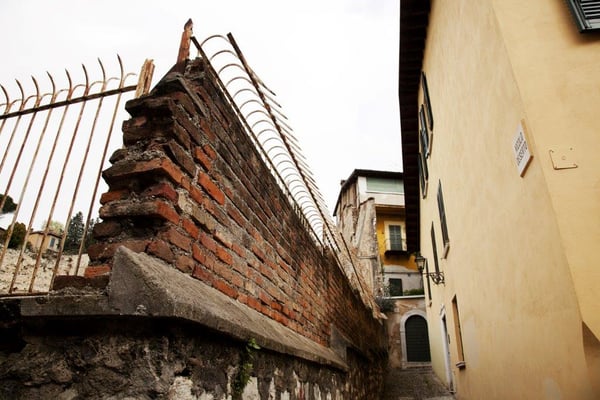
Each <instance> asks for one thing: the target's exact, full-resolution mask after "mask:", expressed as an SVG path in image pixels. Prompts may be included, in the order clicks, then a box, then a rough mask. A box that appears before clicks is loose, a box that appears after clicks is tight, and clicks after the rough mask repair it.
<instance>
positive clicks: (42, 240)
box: [27, 231, 61, 253]
mask: <svg viewBox="0 0 600 400" xmlns="http://www.w3.org/2000/svg"><path fill="white" fill-rule="evenodd" d="M60 240H61V236H60V235H57V234H55V233H52V232H48V233H47V234H46V235H45V236H44V232H43V231H33V232H31V233H30V234H29V236H28V237H27V241H28V242H29V243H30V244H31V246H32V247H33V248H34V249H35V250H36V251H42V252H45V251H47V250H50V251H53V252H56V253H57V252H58V251H59V250H60Z"/></svg>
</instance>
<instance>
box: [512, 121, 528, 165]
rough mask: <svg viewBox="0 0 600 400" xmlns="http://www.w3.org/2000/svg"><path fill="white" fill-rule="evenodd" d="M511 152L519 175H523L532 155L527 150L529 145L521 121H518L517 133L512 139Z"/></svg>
mask: <svg viewBox="0 0 600 400" xmlns="http://www.w3.org/2000/svg"><path fill="white" fill-rule="evenodd" d="M513 152H514V153H515V161H516V163H517V169H518V170H519V176H523V174H524V173H525V169H526V168H527V165H528V164H529V161H531V158H532V157H531V153H530V152H529V146H528V145H527V139H525V132H524V130H523V124H522V123H521V122H520V123H519V127H518V129H517V134H516V135H515V138H514V139H513Z"/></svg>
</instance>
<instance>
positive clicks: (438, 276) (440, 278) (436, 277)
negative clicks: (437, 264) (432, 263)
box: [415, 253, 445, 285]
mask: <svg viewBox="0 0 600 400" xmlns="http://www.w3.org/2000/svg"><path fill="white" fill-rule="evenodd" d="M415 263H416V264H417V268H418V269H419V272H420V273H421V274H423V270H426V271H427V259H426V258H425V257H423V256H422V255H421V253H417V254H416V255H415ZM424 275H425V276H428V277H429V278H431V280H432V281H433V283H434V284H436V285H439V284H440V283H441V284H445V280H444V273H443V272H442V271H435V272H425V274H424Z"/></svg>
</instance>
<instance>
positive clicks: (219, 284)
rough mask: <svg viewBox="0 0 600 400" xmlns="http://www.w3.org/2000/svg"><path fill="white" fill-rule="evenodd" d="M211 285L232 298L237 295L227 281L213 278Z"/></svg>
mask: <svg viewBox="0 0 600 400" xmlns="http://www.w3.org/2000/svg"><path fill="white" fill-rule="evenodd" d="M213 287H214V288H215V289H218V290H219V291H220V292H222V293H224V294H226V295H227V296H229V297H231V298H233V299H235V298H236V297H237V294H238V292H237V290H235V289H234V288H233V287H231V286H230V285H228V284H227V283H225V282H223V281H222V280H220V279H219V280H215V281H214V282H213Z"/></svg>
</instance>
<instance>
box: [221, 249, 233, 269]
mask: <svg viewBox="0 0 600 400" xmlns="http://www.w3.org/2000/svg"><path fill="white" fill-rule="evenodd" d="M217 257H219V259H221V261H223V262H224V263H225V264H227V265H231V264H233V257H232V256H231V254H229V252H228V251H227V250H226V249H225V248H223V247H221V246H218V247H217Z"/></svg>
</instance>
